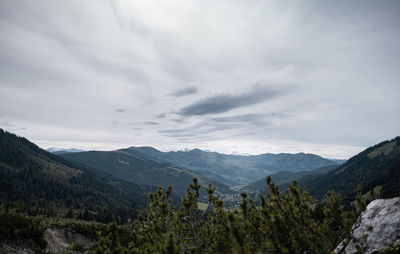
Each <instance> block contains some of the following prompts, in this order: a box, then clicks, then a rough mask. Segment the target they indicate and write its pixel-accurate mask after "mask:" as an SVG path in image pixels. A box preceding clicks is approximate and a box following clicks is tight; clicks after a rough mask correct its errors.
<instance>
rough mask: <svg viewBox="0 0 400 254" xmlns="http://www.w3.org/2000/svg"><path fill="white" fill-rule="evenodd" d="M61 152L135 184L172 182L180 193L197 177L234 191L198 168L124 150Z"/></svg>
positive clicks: (67, 156) (158, 184)
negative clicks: (185, 166)
mask: <svg viewBox="0 0 400 254" xmlns="http://www.w3.org/2000/svg"><path fill="white" fill-rule="evenodd" d="M59 156H61V157H62V158H64V159H66V160H69V161H72V162H75V163H79V164H82V165H84V166H86V167H89V168H92V169H94V170H96V172H102V173H107V174H110V175H112V176H114V177H117V178H119V179H124V180H126V181H129V182H132V183H135V184H139V185H152V186H162V187H168V186H169V185H172V187H173V190H174V191H175V192H176V193H179V194H181V195H183V194H184V193H185V191H186V189H187V187H188V185H189V184H190V183H191V182H192V180H193V178H198V179H199V182H200V184H202V185H203V186H207V185H208V184H209V183H210V184H212V185H213V186H214V187H216V191H217V192H218V193H224V194H226V193H233V192H234V191H233V190H231V189H230V188H229V187H227V186H226V185H224V184H222V183H220V182H218V181H213V180H209V179H207V178H206V177H203V176H202V175H200V174H198V173H196V172H193V171H190V170H186V169H183V168H179V167H177V166H170V165H165V164H162V163H159V162H155V161H152V160H149V159H147V158H146V157H142V156H139V155H136V154H133V153H129V152H127V151H125V150H117V151H107V152H106V151H89V152H80V153H65V154H60V155H59Z"/></svg>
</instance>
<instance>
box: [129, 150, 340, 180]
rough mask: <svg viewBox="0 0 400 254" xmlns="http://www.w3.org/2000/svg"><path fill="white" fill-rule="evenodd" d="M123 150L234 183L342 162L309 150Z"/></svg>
mask: <svg viewBox="0 0 400 254" xmlns="http://www.w3.org/2000/svg"><path fill="white" fill-rule="evenodd" d="M121 151H125V152H128V153H131V154H136V155H139V156H142V157H145V158H148V159H151V160H154V161H157V162H160V163H165V164H168V165H172V166H177V167H182V168H187V169H190V170H195V171H199V172H205V174H206V176H207V177H209V178H210V179H214V180H217V179H220V181H222V182H224V183H227V184H229V185H230V186H233V185H238V184H248V183H250V182H252V181H256V180H258V179H260V178H264V177H265V176H267V175H269V174H273V173H276V172H279V171H292V172H298V171H306V170H313V169H317V168H320V167H323V166H329V165H337V164H338V162H336V161H333V160H329V159H325V158H322V157H320V156H318V155H314V154H305V153H298V154H288V153H280V154H271V153H267V154H260V155H250V156H244V155H227V154H221V153H217V152H206V151H202V150H200V149H193V150H189V151H176V152H161V151H159V150H157V149H155V148H153V147H130V148H127V149H121ZM207 172H209V174H208V175H207Z"/></svg>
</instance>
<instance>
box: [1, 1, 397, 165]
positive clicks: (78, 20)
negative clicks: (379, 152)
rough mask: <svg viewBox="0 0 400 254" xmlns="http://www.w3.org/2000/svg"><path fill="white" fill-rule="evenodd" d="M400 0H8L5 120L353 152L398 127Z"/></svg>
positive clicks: (171, 142)
mask: <svg viewBox="0 0 400 254" xmlns="http://www.w3.org/2000/svg"><path fill="white" fill-rule="evenodd" d="M399 13H400V1H397V0H393V1H390V0H387V1H378V0H376V1H368V0H359V1H311V0H310V1H281V0H275V1H274V0H265V1H260V0H198V1H195V0H159V1H150V0H146V1H139V0H119V1H118V0H115V1H106V0H102V1H99V0H85V1H82V0H68V1H67V0H65V1H53V0H35V1H31V0H26V1H24V0H3V1H0V34H1V35H0V128H3V129H6V130H8V131H11V132H14V133H16V134H18V135H20V136H24V137H27V138H28V139H30V140H32V141H33V142H35V143H36V144H38V145H39V146H41V147H42V148H48V147H62V148H69V147H75V148H82V149H101V150H111V149H116V148H122V147H128V146H143V145H147V146H154V147H156V148H158V149H160V150H164V151H167V150H179V149H185V148H188V149H191V148H201V149H208V150H213V151H219V152H224V153H233V152H235V153H241V154H259V153H267V152H273V153H277V152H291V153H294V152H309V153H316V154H319V155H322V156H325V157H330V158H348V157H350V156H352V155H354V154H356V153H358V152H360V151H361V150H363V149H364V148H365V147H367V146H370V145H373V144H375V143H377V142H380V141H383V140H385V139H390V138H393V137H395V136H398V135H400V43H399V41H400V15H399Z"/></svg>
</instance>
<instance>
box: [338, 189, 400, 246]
mask: <svg viewBox="0 0 400 254" xmlns="http://www.w3.org/2000/svg"><path fill="white" fill-rule="evenodd" d="M399 243H400V197H397V198H392V199H376V200H374V201H372V202H371V203H370V204H369V205H368V206H367V208H366V210H365V211H364V212H363V213H362V214H361V215H360V217H359V218H358V220H357V222H356V223H355V224H354V226H353V228H352V233H351V236H350V237H349V238H348V239H345V240H344V241H342V242H341V243H340V244H339V245H338V246H337V247H336V249H335V250H334V253H335V254H353V253H354V254H355V253H365V254H368V253H370V254H372V253H381V252H383V251H385V250H386V249H387V248H388V247H390V246H393V245H396V244H399Z"/></svg>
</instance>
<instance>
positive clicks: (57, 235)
mask: <svg viewBox="0 0 400 254" xmlns="http://www.w3.org/2000/svg"><path fill="white" fill-rule="evenodd" d="M44 238H45V240H46V242H47V248H46V251H47V252H50V253H55V252H58V251H61V250H65V249H67V248H68V247H69V246H70V245H71V244H78V245H81V246H82V247H83V248H84V249H89V248H91V247H93V246H94V245H95V244H96V241H95V240H94V239H90V238H88V237H86V236H84V235H82V234H79V233H76V232H73V231H68V230H64V229H57V228H48V229H46V231H45V232H44Z"/></svg>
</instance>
